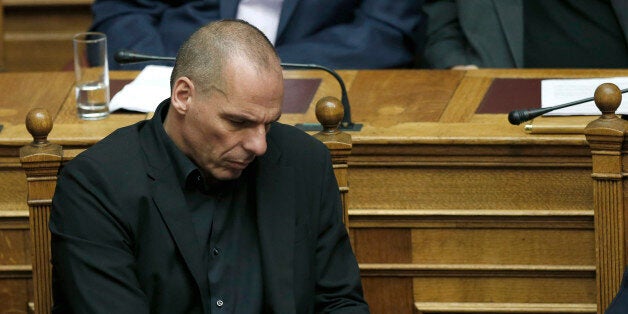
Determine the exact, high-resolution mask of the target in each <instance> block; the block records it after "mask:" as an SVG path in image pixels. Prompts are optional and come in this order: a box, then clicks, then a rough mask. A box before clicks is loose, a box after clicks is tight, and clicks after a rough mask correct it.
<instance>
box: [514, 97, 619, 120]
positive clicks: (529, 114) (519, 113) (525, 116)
mask: <svg viewBox="0 0 628 314" xmlns="http://www.w3.org/2000/svg"><path fill="white" fill-rule="evenodd" d="M626 92H628V88H626V89H622V90H620V93H622V94H623V93H626ZM594 99H595V98H594V97H589V98H584V99H580V100H576V101H572V102H568V103H565V104H560V105H556V106H552V107H546V108H534V109H520V110H513V111H511V112H510V113H508V122H510V124H512V125H519V124H520V123H521V122H526V121H529V120H532V119H534V118H536V117H538V116H540V115H543V114H546V113H548V112H550V111H554V110H557V109H561V108H566V107H571V106H575V105H579V104H582V103H585V102H589V101H593V100H594Z"/></svg>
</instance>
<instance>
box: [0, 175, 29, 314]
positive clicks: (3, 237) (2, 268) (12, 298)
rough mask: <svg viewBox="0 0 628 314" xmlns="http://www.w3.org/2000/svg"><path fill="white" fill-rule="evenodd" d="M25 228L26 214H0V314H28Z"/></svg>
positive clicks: (26, 236) (27, 268) (27, 264)
mask: <svg viewBox="0 0 628 314" xmlns="http://www.w3.org/2000/svg"><path fill="white" fill-rule="evenodd" d="M22 180H24V178H22ZM28 228H29V227H28V212H8V211H1V212H0V314H4V313H6V314H17V313H29V312H28V306H27V304H28V302H30V301H32V296H33V289H32V280H31V276H32V273H31V269H32V267H31V265H30V263H31V258H30V252H31V250H30V236H29V231H28Z"/></svg>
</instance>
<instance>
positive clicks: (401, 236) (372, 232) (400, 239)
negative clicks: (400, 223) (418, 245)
mask: <svg viewBox="0 0 628 314" xmlns="http://www.w3.org/2000/svg"><path fill="white" fill-rule="evenodd" d="M353 232H354V233H353V235H354V236H353V239H354V242H353V251H354V252H355V255H356V258H357V259H358V262H360V263H408V262H410V261H411V260H412V240H411V239H412V238H411V233H410V230H409V229H378V228H373V229H354V231H353Z"/></svg>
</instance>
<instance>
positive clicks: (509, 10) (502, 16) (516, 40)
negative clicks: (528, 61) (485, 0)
mask: <svg viewBox="0 0 628 314" xmlns="http://www.w3.org/2000/svg"><path fill="white" fill-rule="evenodd" d="M521 1H522V0H511V1H504V0H493V5H494V6H495V10H496V11H497V16H498V17H499V20H500V24H501V27H502V29H503V30H504V36H506V41H507V42H508V48H510V54H511V55H512V57H513V59H514V61H515V65H516V66H517V67H523V3H522V2H521Z"/></svg>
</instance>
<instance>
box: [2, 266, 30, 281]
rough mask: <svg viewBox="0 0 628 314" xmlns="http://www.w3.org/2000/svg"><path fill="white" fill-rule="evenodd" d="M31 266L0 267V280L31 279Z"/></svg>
mask: <svg viewBox="0 0 628 314" xmlns="http://www.w3.org/2000/svg"><path fill="white" fill-rule="evenodd" d="M32 271H33V267H32V266H31V265H0V279H30V278H31V276H32Z"/></svg>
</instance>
